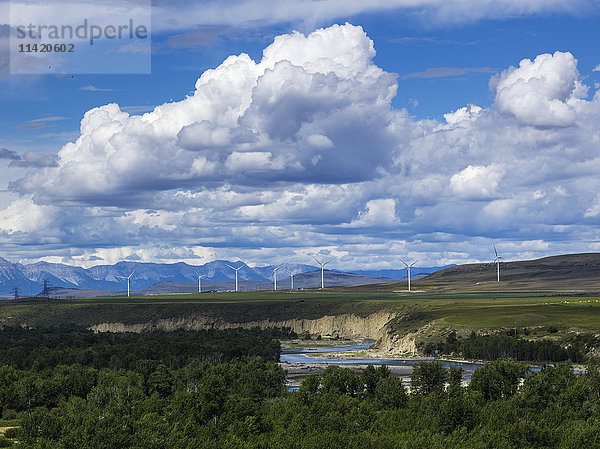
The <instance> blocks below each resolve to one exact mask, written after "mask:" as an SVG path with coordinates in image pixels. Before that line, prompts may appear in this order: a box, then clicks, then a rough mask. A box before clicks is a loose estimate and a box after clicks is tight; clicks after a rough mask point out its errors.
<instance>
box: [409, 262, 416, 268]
mask: <svg viewBox="0 0 600 449" xmlns="http://www.w3.org/2000/svg"><path fill="white" fill-rule="evenodd" d="M416 263H417V262H416V261H415V262H413V263H411V264H410V265H409V267H412V266H413V265H414V264H416Z"/></svg>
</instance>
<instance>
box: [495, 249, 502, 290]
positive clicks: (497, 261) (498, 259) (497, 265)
mask: <svg viewBox="0 0 600 449" xmlns="http://www.w3.org/2000/svg"><path fill="white" fill-rule="evenodd" d="M494 254H496V258H495V259H494V262H495V263H496V269H497V270H496V271H497V272H498V282H500V259H502V257H500V256H499V255H498V251H496V244H495V243H494Z"/></svg>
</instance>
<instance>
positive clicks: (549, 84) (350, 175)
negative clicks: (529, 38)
mask: <svg viewBox="0 0 600 449" xmlns="http://www.w3.org/2000/svg"><path fill="white" fill-rule="evenodd" d="M374 56H375V49H374V46H373V42H372V41H371V40H370V39H369V37H368V36H367V35H366V34H365V32H364V31H363V29H362V28H360V27H356V26H353V25H350V24H346V25H341V26H340V25H335V26H332V27H329V28H325V29H319V30H316V31H314V32H313V33H310V34H309V35H303V34H301V33H291V34H286V35H281V36H278V37H276V38H275V40H274V41H273V43H272V44H271V45H269V46H268V47H267V48H265V49H264V51H263V57H262V59H261V60H260V61H253V60H252V59H251V58H250V57H249V56H248V55H245V54H241V55H234V56H230V57H229V58H227V59H226V60H225V61H224V62H223V63H222V64H221V65H219V66H218V67H216V68H214V69H212V70H208V71H206V72H204V73H203V74H202V75H201V76H200V77H199V79H198V80H197V82H196V85H195V90H194V91H193V93H192V94H190V95H189V96H188V97H186V98H185V99H183V100H181V101H175V102H170V103H165V104H162V105H160V106H157V107H156V108H155V109H154V110H153V111H151V112H148V113H146V114H143V115H131V114H129V113H127V112H124V111H123V110H122V109H121V107H120V106H119V105H118V104H109V105H104V106H101V107H98V108H94V109H92V110H90V111H88V112H87V113H86V114H85V115H84V117H83V119H82V121H81V128H80V136H79V138H78V139H77V140H75V141H74V142H72V143H69V144H67V145H65V146H64V147H63V148H62V149H60V151H59V152H58V155H57V158H56V159H52V160H45V161H41V160H39V159H36V158H34V157H30V165H31V167H35V168H32V170H31V171H30V173H29V174H28V175H27V176H25V177H23V178H22V179H20V180H19V181H17V182H16V183H13V184H12V186H11V188H12V190H13V191H14V192H15V193H17V194H18V195H19V198H18V199H17V200H16V201H15V202H14V203H13V204H10V205H9V206H8V207H7V208H5V209H4V211H2V214H1V215H0V218H1V220H0V230H1V231H2V233H1V234H0V235H1V236H2V238H3V239H4V242H5V244H6V245H7V248H9V249H10V251H12V254H15V255H17V256H19V255H22V254H25V250H24V245H27V248H28V251H31V248H32V247H36V245H37V247H38V248H39V250H40V253H41V252H42V251H45V252H46V253H47V254H44V255H46V256H48V257H55V258H59V259H60V258H65V259H64V260H65V261H69V262H71V263H73V262H77V261H80V262H81V263H85V262H86V261H91V260H97V258H98V257H100V258H102V259H103V260H106V261H107V262H112V261H113V260H112V259H111V258H112V257H116V255H119V256H120V257H123V258H124V257H129V256H136V257H139V258H140V259H142V260H149V259H152V260H165V259H168V257H166V256H165V255H166V254H172V255H177V257H180V258H181V259H183V260H190V261H192V260H195V259H198V258H200V259H202V258H205V257H206V258H212V257H240V258H243V259H244V260H256V262H257V263H265V262H267V261H271V260H273V259H279V260H281V261H283V260H292V259H295V260H297V259H301V258H308V257H310V255H312V254H320V255H326V256H328V257H331V258H332V259H335V260H336V262H337V263H339V264H340V265H344V266H345V267H359V266H372V267H379V268H385V267H391V266H392V265H393V264H394V263H395V262H394V258H396V257H398V256H404V257H409V258H410V257H412V258H418V259H419V260H420V261H422V263H423V264H425V265H436V264H439V265H442V264H446V263H460V262H466V261H472V260H486V259H487V257H488V255H487V252H486V251H487V248H488V246H489V247H491V244H490V239H492V238H494V239H497V240H498V243H499V248H500V249H501V250H502V251H504V253H503V254H504V255H505V257H506V258H508V259H510V258H527V257H533V256H541V255H545V254H548V253H559V252H573V251H591V250H598V249H599V248H600V245H599V244H598V242H599V241H600V239H599V232H598V231H597V230H596V228H597V220H598V216H600V213H598V210H599V205H598V204H599V203H598V193H597V192H598V191H600V180H599V178H598V176H597V175H598V173H599V169H600V154H599V153H598V143H599V142H600V131H599V130H598V127H597V123H598V119H599V118H600V95H599V94H598V93H594V94H593V95H592V93H591V92H590V88H589V87H588V86H586V85H585V83H584V81H583V76H582V75H581V74H580V73H579V71H578V68H577V60H576V58H575V57H574V56H573V55H572V54H571V53H568V52H565V53H562V52H556V53H554V54H543V55H537V56H536V55H533V57H532V58H531V59H524V60H523V61H520V63H519V64H518V66H515V67H509V68H507V69H506V70H504V71H503V72H501V73H499V74H498V75H495V76H493V77H492V79H491V81H490V87H491V89H492V92H493V96H494V98H495V101H494V103H493V104H492V105H491V106H490V107H489V108H481V107H480V106H477V105H471V104H470V105H466V106H465V107H462V108H459V109H458V110H456V111H450V112H448V113H447V114H445V115H444V118H445V121H443V122H440V121H436V120H415V119H413V118H411V117H410V116H409V114H408V112H407V111H406V110H405V109H395V108H394V107H392V104H391V102H392V99H393V98H394V96H395V93H396V89H397V87H398V82H402V81H401V80H400V81H399V80H398V79H397V76H396V75H395V74H391V73H386V72H385V71H384V70H382V69H381V68H380V67H378V66H377V65H376V64H375V63H374V62H373V58H374ZM3 154H4V158H5V159H11V153H10V152H5V153H3ZM25 159H26V157H24V160H25ZM15 211H18V215H17V216H16V217H17V218H15V220H14V222H11V219H10V217H11V214H14V213H15ZM111 251H112V252H111ZM40 255H41V254H40ZM51 260H53V261H56V260H55V259H51ZM60 260H62V259H60ZM197 261H198V260H195V262H197Z"/></svg>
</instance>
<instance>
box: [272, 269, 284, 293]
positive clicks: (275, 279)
mask: <svg viewBox="0 0 600 449" xmlns="http://www.w3.org/2000/svg"><path fill="white" fill-rule="evenodd" d="M271 268H273V290H275V291H277V270H281V269H282V268H283V267H274V266H273V265H271Z"/></svg>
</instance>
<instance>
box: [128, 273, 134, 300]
mask: <svg viewBox="0 0 600 449" xmlns="http://www.w3.org/2000/svg"><path fill="white" fill-rule="evenodd" d="M133 273H135V270H133V271H132V272H131V274H130V275H129V276H127V297H128V298H129V294H130V288H131V276H133Z"/></svg>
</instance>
